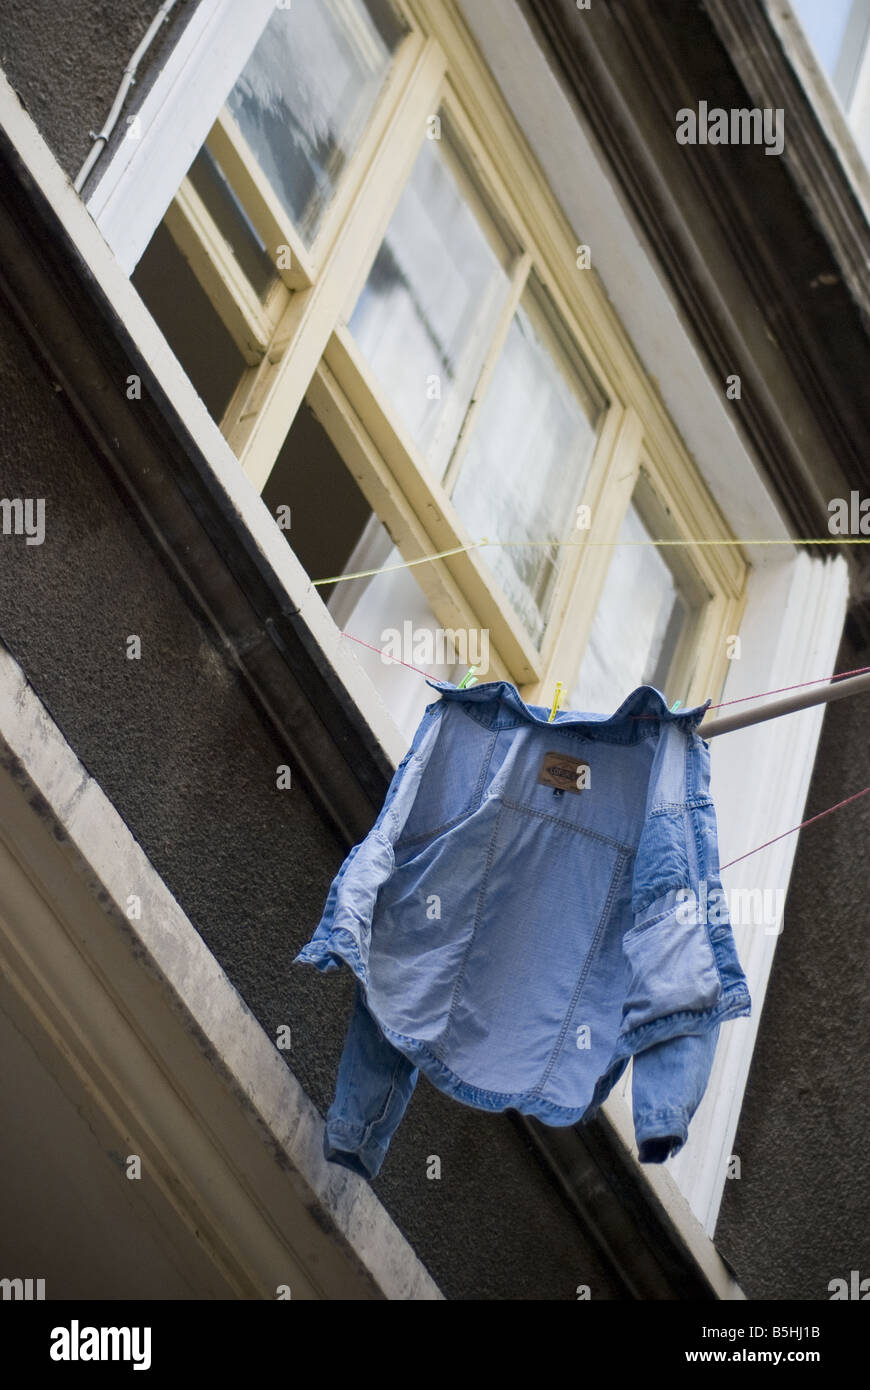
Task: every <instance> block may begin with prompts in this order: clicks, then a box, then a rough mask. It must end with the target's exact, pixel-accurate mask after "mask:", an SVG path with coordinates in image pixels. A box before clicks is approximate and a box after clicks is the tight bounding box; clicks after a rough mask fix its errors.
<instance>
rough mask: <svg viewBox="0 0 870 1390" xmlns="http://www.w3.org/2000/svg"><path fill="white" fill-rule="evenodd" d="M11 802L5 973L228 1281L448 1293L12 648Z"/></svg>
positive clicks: (7, 797) (0, 836)
mask: <svg viewBox="0 0 870 1390" xmlns="http://www.w3.org/2000/svg"><path fill="white" fill-rule="evenodd" d="M0 808H2V816H0V824H2V826H3V829H2V832H0V854H2V860H3V873H2V874H0V972H2V973H3V975H4V976H5V977H6V979H7V982H10V983H11V985H12V988H13V990H15V991H16V993H17V994H18V996H19V998H21V999H22V1000H25V1001H26V1002H27V1004H28V1007H29V1010H30V1015H31V1017H32V1018H33V1025H34V1029H35V1030H39V1029H41V1030H42V1032H43V1034H44V1033H46V1032H48V1033H49V1034H50V1035H51V1036H53V1037H54V1039H55V1041H56V1044H57V1046H58V1047H59V1048H60V1049H61V1050H62V1051H63V1053H64V1055H65V1057H66V1058H67V1060H68V1061H69V1062H70V1063H71V1065H73V1066H74V1067H75V1070H76V1072H77V1073H78V1075H79V1076H80V1077H82V1078H83V1079H84V1080H85V1082H86V1087H87V1090H88V1093H89V1097H90V1103H91V1104H92V1105H93V1106H94V1107H95V1108H96V1109H98V1110H99V1111H100V1112H101V1120H102V1121H103V1122H105V1120H106V1119H107V1118H108V1119H109V1121H110V1122H111V1125H112V1127H113V1128H114V1129H115V1130H116V1131H117V1132H118V1133H119V1138H120V1139H123V1140H126V1141H129V1142H131V1143H135V1151H136V1152H138V1153H141V1154H142V1155H143V1163H144V1164H145V1165H147V1166H148V1167H149V1169H150V1171H151V1172H152V1173H153V1174H154V1176H155V1180H156V1182H157V1184H158V1186H159V1188H160V1191H161V1192H162V1194H163V1197H164V1198H165V1200H166V1201H167V1202H168V1203H169V1205H170V1206H171V1208H172V1211H173V1213H174V1215H175V1218H176V1219H177V1221H178V1222H179V1223H180V1224H181V1226H182V1227H187V1228H188V1230H189V1232H192V1233H194V1235H195V1237H196V1239H197V1240H198V1242H199V1244H200V1245H204V1246H205V1247H206V1248H207V1250H208V1252H209V1254H210V1255H211V1257H212V1259H213V1261H214V1263H215V1264H216V1265H217V1266H218V1267H219V1269H220V1271H221V1274H222V1276H223V1278H224V1279H225V1280H226V1281H227V1282H228V1283H229V1285H230V1287H231V1288H233V1289H234V1290H235V1291H236V1294H237V1296H239V1297H248V1298H274V1297H275V1296H276V1288H277V1286H278V1285H281V1284H287V1285H290V1287H291V1289H292V1297H294V1298H353V1299H356V1298H362V1299H368V1298H388V1299H439V1298H441V1297H442V1295H441V1294H440V1291H439V1290H438V1288H437V1287H436V1285H435V1284H434V1282H433V1281H432V1279H431V1278H430V1276H429V1275H428V1273H427V1271H426V1270H425V1269H424V1267H423V1266H422V1264H421V1263H420V1261H419V1260H418V1259H417V1257H416V1255H415V1254H414V1251H413V1250H412V1249H411V1247H410V1245H409V1244H408V1242H407V1241H406V1240H405V1238H404V1237H403V1236H402V1234H401V1232H400V1231H399V1230H398V1228H397V1227H396V1225H395V1224H394V1223H393V1221H392V1220H391V1218H390V1217H389V1216H388V1215H387V1213H386V1211H385V1210H384V1208H383V1207H382V1205H381V1204H380V1202H379V1201H378V1200H377V1198H376V1197H375V1196H374V1194H373V1192H372V1190H371V1188H370V1187H369V1186H368V1184H367V1183H365V1182H364V1181H362V1180H361V1179H360V1178H357V1177H356V1176H355V1175H354V1174H352V1173H350V1172H348V1171H347V1170H345V1169H340V1168H336V1167H334V1166H332V1165H329V1164H327V1163H326V1160H325V1159H324V1158H323V1156H322V1152H321V1148H320V1144H321V1133H322V1125H323V1122H322V1120H321V1118H320V1116H319V1114H318V1112H317V1111H316V1109H315V1107H314V1105H313V1104H312V1103H311V1101H310V1100H309V1098H308V1097H307V1096H306V1094H305V1093H304V1092H303V1090H302V1088H301V1087H300V1085H299V1083H298V1082H297V1080H296V1079H295V1077H294V1076H293V1074H292V1072H291V1071H290V1070H289V1069H288V1067H287V1066H286V1065H285V1063H284V1061H283V1059H282V1058H281V1056H280V1054H279V1053H278V1051H277V1050H276V1048H275V1046H274V1045H273V1044H272V1043H271V1042H270V1040H269V1039H268V1037H267V1036H266V1034H265V1033H264V1032H263V1030H262V1028H261V1027H260V1025H259V1023H258V1022H257V1020H256V1019H255V1017H254V1016H253V1014H252V1013H251V1011H250V1010H249V1009H248V1008H247V1006H246V1005H245V1003H244V1001H243V1000H242V999H241V997H240V996H239V995H238V993H237V992H236V990H235V989H234V988H233V986H232V985H231V984H230V981H229V980H228V979H227V977H226V975H225V974H224V972H223V970H222V969H221V968H220V966H219V965H218V963H217V961H216V960H215V958H214V957H213V956H212V954H211V952H210V951H209V950H208V948H207V947H206V945H205V943H204V942H203V941H202V939H201V937H200V936H199V935H198V933H197V932H196V930H195V928H194V927H193V925H192V924H191V922H190V921H189V920H188V918H187V917H186V916H185V914H184V912H183V911H182V909H181V908H180V906H179V904H178V903H177V901H176V900H175V899H174V898H173V897H172V895H171V893H170V892H169V890H168V889H167V887H166V885H165V884H164V883H163V881H162V880H161V878H160V877H159V875H158V874H157V872H156V871H155V869H154V867H153V865H152V864H151V863H150V862H149V860H148V859H147V858H146V856H145V854H144V853H143V851H142V849H141V848H140V846H139V845H138V844H137V842H136V841H135V840H134V838H133V836H132V835H131V833H130V831H129V830H128V828H127V826H126V825H125V823H124V822H123V821H122V820H121V818H120V816H119V815H118V813H117V812H116V810H115V809H114V807H113V806H112V805H111V804H110V803H109V801H108V800H107V798H106V796H105V795H104V793H103V791H102V790H101V788H100V787H99V785H98V784H97V783H96V782H95V781H94V779H93V778H92V777H91V776H90V775H89V774H88V772H87V770H86V769H85V768H84V767H83V766H82V764H81V763H80V762H79V760H78V758H77V757H76V755H75V753H74V752H73V750H72V749H71V748H70V747H69V745H68V744H67V743H66V741H65V739H64V738H63V735H62V734H61V732H60V730H59V729H58V728H57V726H56V725H55V724H54V722H53V721H52V719H51V718H50V716H49V714H48V712H47V711H46V709H45V708H44V706H43V705H42V703H41V702H40V700H39V699H38V698H37V696H36V694H35V693H34V691H33V690H32V688H31V687H30V686H29V685H28V683H27V681H26V679H25V677H24V675H23V673H22V671H21V669H20V667H19V666H18V665H17V663H16V662H15V661H14V660H13V659H12V657H11V656H10V655H9V653H8V652H7V651H6V650H5V648H2V647H0ZM133 898H137V899H138V900H139V904H140V910H141V917H139V918H135V917H134V919H133V920H131V918H130V916H128V912H129V911H130V903H131V900H132V899H133ZM37 1020H38V1022H37ZM119 1147H120V1145H119Z"/></svg>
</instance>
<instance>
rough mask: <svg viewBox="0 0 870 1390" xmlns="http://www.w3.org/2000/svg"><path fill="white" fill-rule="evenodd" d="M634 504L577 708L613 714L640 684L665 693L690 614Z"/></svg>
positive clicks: (574, 700)
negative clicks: (651, 541) (651, 543)
mask: <svg viewBox="0 0 870 1390" xmlns="http://www.w3.org/2000/svg"><path fill="white" fill-rule="evenodd" d="M652 539H653V537H651V536H650V533H649V531H648V530H647V528H646V526H645V525H644V523H643V521H642V520H641V517H640V513H639V512H638V510H637V508H636V507H635V506H634V504H632V505H631V506H630V507H629V509H628V512H627V514H626V517H625V520H624V522H623V524H622V528H621V530H620V532H619V537H618V540H619V542H620V544H618V545H616V546H615V547H614V551H613V558H612V560H611V561H610V566H609V568H608V571H607V579H606V580H605V584H604V589H603V591H602V594H601V600H600V602H599V604H598V608H597V610H596V613H595V618H594V621H593V624H592V631H591V633H590V636H589V642H588V645H587V648H586V654H585V656H584V658H583V661H582V663H581V666H580V672H579V675H578V677H577V681H576V684H575V686H574V689H573V691H572V692H571V698H570V706H571V708H572V709H582V710H588V711H590V712H597V713H602V714H604V713H607V714H612V713H613V711H614V710H615V709H616V708H617V706H618V705H620V704H621V703H622V701H623V700H624V699H625V697H626V695H629V694H630V693H631V691H632V690H634V689H635V688H636V687H637V686H639V685H653V686H655V687H656V689H657V690H661V691H662V693H663V694H664V693H665V691H664V686H665V684H666V682H667V679H668V672H669V671H670V668H671V665H672V663H673V659H674V654H675V652H676V649H677V643H678V641H679V638H680V634H681V632H682V630H683V628H684V626H685V622H686V618H687V617H688V614H689V604H688V601H687V599H686V596H685V594H684V593H683V592H682V590H681V588H680V585H679V583H678V581H677V579H676V578H675V576H674V574H673V572H672V570H671V569H670V567H669V565H668V564H667V562H666V560H665V559H664V556H663V553H662V551H661V550H659V549H657V548H656V547H655V546H653V545H648V544H640V542H648V541H650V540H652Z"/></svg>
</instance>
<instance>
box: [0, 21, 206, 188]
mask: <svg viewBox="0 0 870 1390" xmlns="http://www.w3.org/2000/svg"><path fill="white" fill-rule="evenodd" d="M196 4H197V0H178V3H177V4H176V7H175V9H174V10H173V11H172V13H171V14H170V16H169V20H168V22H167V23H165V24H164V26H163V28H162V30H161V32H160V33H159V34H158V35H157V37H156V38H155V40H154V42H153V43H152V45H151V47H150V48H149V50H148V53H147V55H146V58H145V60H144V61H143V63H142V65H141V67H140V69H139V72H138V74H137V77H136V83H135V85H134V87H133V88H132V89H131V91H130V93H129V96H128V99H127V101H126V103H125V105H124V109H123V111H122V113H121V118H120V121H119V123H118V127H117V130H116V134H115V138H114V141H113V142H112V145H111V146H110V148H112V146H113V145H114V144H117V141H118V140H119V139H123V136H124V132H125V130H126V125H125V121H126V117H127V116H129V115H132V114H133V113H134V112H135V111H136V110H137V108H138V106H139V105H140V104H141V102H142V101H143V99H144V97H145V96H146V95H147V92H148V89H149V86H150V84H151V82H152V80H153V77H154V75H155V74H156V73H158V72H159V71H160V66H161V64H162V62H163V61H165V58H166V54H167V52H168V51H169V50H170V49H171V48H172V47H173V45H174V44H175V43H176V41H177V39H178V36H179V34H181V33H182V32H183V29H184V26H185V25H186V24H187V23H188V21H189V19H190V17H191V15H192V14H193V12H194V10H195V9H196ZM159 9H160V0H0V67H2V68H3V70H4V72H5V73H6V76H7V78H8V79H9V81H10V83H11V84H12V86H13V87H14V88H15V90H16V91H17V92H18V95H19V96H20V97H21V99H22V101H23V102H24V105H25V107H26V108H27V110H28V111H29V113H30V115H31V116H32V117H33V120H34V121H35V122H36V125H37V126H38V127H39V131H40V134H41V135H42V137H43V139H44V140H45V141H46V142H47V143H48V145H49V146H50V147H51V149H52V151H53V153H54V154H55V156H56V158H57V160H58V162H59V163H60V165H61V166H62V167H63V169H64V170H65V171H66V173H67V174H69V176H70V178H74V177H75V175H76V174H77V173H78V171H79V169H80V168H81V166H82V164H83V163H84V160H85V156H86V155H87V153H88V150H89V149H90V147H91V143H92V141H91V137H90V135H89V132H90V131H91V130H94V131H97V130H99V129H100V127H101V126H102V124H103V122H104V121H105V119H106V117H107V116H108V114H109V110H110V108H111V105H112V102H113V101H114V98H115V93H116V91H117V90H118V87H119V85H120V82H121V78H122V76H123V72H124V68H125V67H126V65H127V63H128V62H129V60H130V58H131V56H132V54H133V52H134V50H135V49H136V47H137V45H138V43H139V42H140V40H141V38H142V36H143V35H144V33H145V31H146V29H147V28H148V25H149V24H150V23H151V20H152V19H153V18H154V16H155V15H156V14H157V11H158V10H159ZM103 158H104V159H107V158H108V155H104V156H103ZM98 167H99V166H98ZM89 187H90V185H89Z"/></svg>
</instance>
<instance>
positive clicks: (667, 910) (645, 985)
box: [618, 725, 750, 1163]
mask: <svg viewBox="0 0 870 1390" xmlns="http://www.w3.org/2000/svg"><path fill="white" fill-rule="evenodd" d="M656 758H657V762H656V764H655V765H654V769H653V776H652V777H651V779H650V793H649V799H648V804H647V809H646V818H645V822H644V826H643V830H642V833H641V837H640V842H639V845H638V850H637V856H636V860H635V870H634V880H633V888H632V908H633V925H632V926H631V927H630V928H629V929H628V930H627V931H626V933H625V936H624V938H623V956H624V963H625V977H624V978H625V994H624V997H623V1010H622V1023H621V1028H620V1033H619V1040H618V1050H619V1052H620V1053H621V1055H623V1056H629V1055H630V1056H632V1057H633V1059H634V1062H633V1076H632V1106H633V1113H634V1124H635V1138H636V1141H637V1146H638V1155H639V1158H640V1161H641V1162H642V1163H661V1162H664V1160H665V1159H666V1158H668V1157H670V1156H671V1155H673V1154H675V1153H677V1152H678V1151H679V1149H681V1148H682V1146H683V1144H684V1143H685V1142H686V1139H687V1137H688V1128H689V1122H690V1121H691V1119H692V1116H693V1115H694V1113H695V1111H696V1110H697V1108H698V1105H699V1104H700V1102H701V1099H702V1097H703V1095H704V1092H705V1090H706V1087H707V1084H708V1081H709V1078H710V1072H711V1068H712V1065H713V1057H714V1054H715V1050H716V1042H717V1039H718V1035H719V1026H720V1024H721V1023H722V1022H723V1021H724V1020H726V1019H730V1018H736V1017H738V1016H740V1015H745V1014H748V1013H749V1011H750V998H749V992H748V989H747V986H746V980H745V977H744V975H743V971H742V969H741V967H740V963H739V961H738V958H737V952H736V947H735V944H734V939H733V933H732V930H731V921H730V917H729V914H728V905H727V899H726V897H725V893H724V891H723V888H722V884H721V880H720V877H719V856H718V843H717V825H716V814H715V810H714V807H713V801H712V799H711V797H710V794H709V750H708V748H707V745H706V743H705V742H704V741H703V739H701V738H700V737H699V736H698V735H697V734H695V733H691V732H690V733H689V734H688V735H687V734H686V733H684V732H683V731H682V730H681V729H679V728H676V727H675V726H673V725H670V726H663V728H662V731H661V739H660V747H659V749H658V750H657V755H656Z"/></svg>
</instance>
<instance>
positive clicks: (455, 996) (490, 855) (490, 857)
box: [433, 807, 502, 1065]
mask: <svg viewBox="0 0 870 1390" xmlns="http://www.w3.org/2000/svg"><path fill="white" fill-rule="evenodd" d="M501 818H502V808H501V807H499V811H498V815H497V816H496V818H495V825H494V826H493V828H492V835H491V836H490V841H489V849H488V850H487V854H486V866H485V868H484V871H483V877H482V879H481V883H480V891H479V892H478V895H477V907H476V909H475V913H474V921H473V923H472V926H471V935H470V936H469V938H468V944H467V945H466V947H465V950H464V952H463V954H462V961H461V963H460V966H459V971H458V973H457V976H456V983H455V984H454V986H453V993H452V994H451V996H450V1008H449V1010H448V1013H447V1022H446V1023H445V1025H444V1032H443V1033H442V1035H441V1037H440V1039H439V1042H438V1046H439V1049H440V1050H441V1051H443V1049H444V1048H445V1047H446V1046H447V1042H448V1039H449V1037H450V1033H451V1031H452V1028H453V1021H454V1018H453V1016H454V1014H455V1012H456V1005H457V1003H458V1002H459V991H460V989H461V988H462V985H463V983H464V981H465V971H466V969H467V967H468V958H469V956H470V955H471V948H472V946H473V945H474V942H475V938H476V936H477V929H478V927H479V926H480V919H481V916H482V915H483V904H484V901H485V899H486V889H487V885H488V883H489V875H490V872H491V871H492V865H493V861H494V859H495V844H496V840H497V839H498V831H499V826H500V825H501ZM433 1053H434V1056H436V1057H437V1058H438V1060H439V1061H443V1059H442V1058H441V1057H440V1056H439V1054H438V1053H437V1052H434V1049H433ZM444 1065H446V1063H444Z"/></svg>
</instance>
